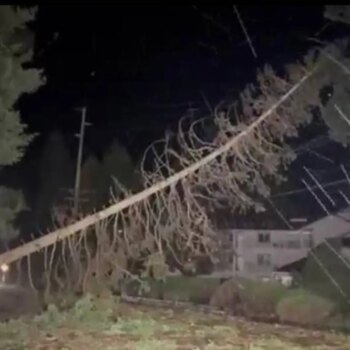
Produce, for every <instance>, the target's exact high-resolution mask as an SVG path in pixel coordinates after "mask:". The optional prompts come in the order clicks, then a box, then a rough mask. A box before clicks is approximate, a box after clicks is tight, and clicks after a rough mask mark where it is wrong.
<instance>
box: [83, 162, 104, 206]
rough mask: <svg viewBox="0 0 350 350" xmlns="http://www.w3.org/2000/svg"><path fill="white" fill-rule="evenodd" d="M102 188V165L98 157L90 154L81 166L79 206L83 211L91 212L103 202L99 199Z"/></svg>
mask: <svg viewBox="0 0 350 350" xmlns="http://www.w3.org/2000/svg"><path fill="white" fill-rule="evenodd" d="M102 189H103V174H102V166H101V163H100V162H99V161H98V159H97V158H96V157H95V156H93V155H91V156H89V157H88V158H87V159H86V160H85V162H84V163H83V166H82V168H81V177H80V207H81V208H82V209H83V211H84V212H91V211H92V210H95V209H98V208H100V206H101V205H102V204H105V202H103V201H102V200H101V192H102Z"/></svg>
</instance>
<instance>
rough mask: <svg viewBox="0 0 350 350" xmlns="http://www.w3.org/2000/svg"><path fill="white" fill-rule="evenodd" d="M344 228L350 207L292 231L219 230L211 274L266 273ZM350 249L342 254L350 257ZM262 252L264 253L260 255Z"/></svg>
mask: <svg viewBox="0 0 350 350" xmlns="http://www.w3.org/2000/svg"><path fill="white" fill-rule="evenodd" d="M347 232H349V233H350V208H349V209H347V210H344V211H342V212H339V213H338V214H337V215H331V216H327V217H324V218H322V219H320V220H318V221H316V222H314V223H312V224H309V225H306V226H304V227H303V228H302V229H299V230H295V231H293V230H222V231H220V233H219V237H220V241H221V249H220V250H219V254H218V261H219V262H218V264H217V265H216V266H215V272H214V274H215V275H220V276H232V275H234V274H237V275H243V276H247V277H263V276H267V275H270V274H271V273H272V272H273V271H275V270H276V269H277V268H279V267H282V266H284V265H287V264H290V263H292V262H294V261H297V260H299V259H302V258H304V257H306V256H307V255H308V253H309V250H310V248H311V247H312V246H317V245H318V244H320V243H321V242H323V241H324V240H325V239H327V238H331V237H338V236H340V235H344V234H345V233H347ZM259 234H269V235H270V240H269V241H268V242H259ZM290 242H294V243H290ZM297 242H299V243H297ZM349 251H350V250H349ZM349 251H346V252H344V255H346V256H349V258H350V252H349ZM235 252H236V253H235ZM262 255H264V256H265V257H264V258H262ZM264 259H267V260H264Z"/></svg>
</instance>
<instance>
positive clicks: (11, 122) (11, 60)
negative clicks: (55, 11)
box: [0, 5, 43, 238]
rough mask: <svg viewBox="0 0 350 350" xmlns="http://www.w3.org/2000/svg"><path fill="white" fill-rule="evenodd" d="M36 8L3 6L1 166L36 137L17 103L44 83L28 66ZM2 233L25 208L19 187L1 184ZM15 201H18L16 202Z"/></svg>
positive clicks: (0, 38)
mask: <svg viewBox="0 0 350 350" xmlns="http://www.w3.org/2000/svg"><path fill="white" fill-rule="evenodd" d="M34 16H35V10H28V9H17V10H16V9H14V8H13V7H12V6H7V5H6V6H5V5H1V6H0V166H8V165H12V164H15V163H16V162H18V161H20V160H21V158H22V157H23V154H24V151H25V148H26V147H27V146H28V144H29V143H30V141H31V140H32V139H33V135H29V134H27V133H26V132H25V131H26V126H25V125H24V124H23V123H22V122H21V119H20V114H19V112H18V111H17V110H16V109H15V104H16V102H17V101H18V99H19V98H20V96H22V95H23V94H25V93H31V92H34V91H35V90H36V89H38V88H39V87H40V85H42V83H43V79H42V72H41V71H40V70H38V69H29V68H25V64H27V63H29V62H30V60H31V59H32V55H33V42H34V38H33V33H32V32H31V31H30V30H29V29H28V28H27V22H29V21H31V20H33V19H34ZM17 195H18V196H17ZM1 196H4V197H3V198H2V201H1V211H2V212H3V213H4V214H3V215H2V216H1V221H2V222H1V223H0V227H1V230H2V232H1V233H0V234H1V237H2V238H5V237H9V238H12V237H13V235H14V234H13V233H14V232H15V230H14V229H13V228H11V225H12V223H13V221H14V219H15V217H16V214H17V213H18V212H20V211H21V210H22V209H24V206H23V205H22V206H20V203H22V204H23V203H24V201H23V197H22V195H21V194H19V193H18V192H16V191H11V190H8V189H6V188H1ZM14 203H16V204H15V205H14Z"/></svg>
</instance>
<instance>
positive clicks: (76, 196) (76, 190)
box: [73, 107, 91, 215]
mask: <svg viewBox="0 0 350 350" xmlns="http://www.w3.org/2000/svg"><path fill="white" fill-rule="evenodd" d="M81 112H82V113H81V124H80V132H79V134H76V135H75V136H77V137H78V138H79V149H78V159H77V167H76V173H75V186H74V208H73V210H74V215H76V214H78V210H79V196H80V193H79V192H80V173H81V163H82V159H83V146H84V133H85V126H89V125H91V124H90V123H87V122H86V107H83V108H81Z"/></svg>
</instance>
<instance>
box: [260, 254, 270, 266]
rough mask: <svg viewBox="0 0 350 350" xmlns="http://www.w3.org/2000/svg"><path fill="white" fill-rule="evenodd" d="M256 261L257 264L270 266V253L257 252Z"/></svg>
mask: <svg viewBox="0 0 350 350" xmlns="http://www.w3.org/2000/svg"><path fill="white" fill-rule="evenodd" d="M257 263H258V265H259V266H270V265H271V255H270V254H258V255H257Z"/></svg>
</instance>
